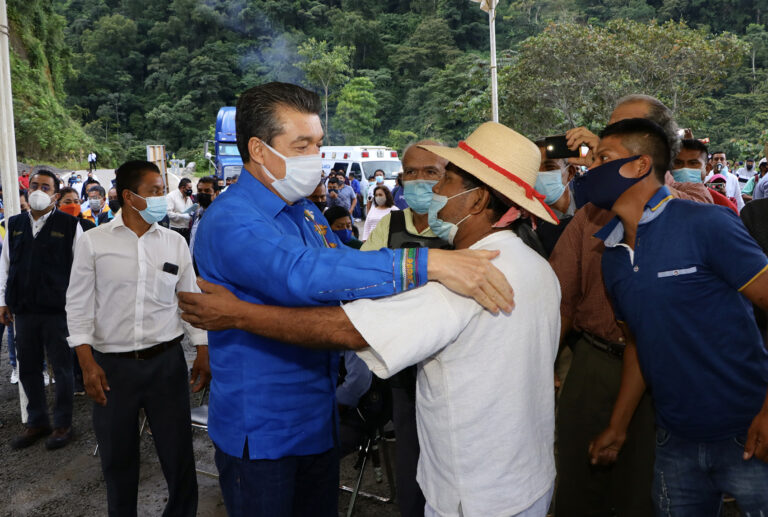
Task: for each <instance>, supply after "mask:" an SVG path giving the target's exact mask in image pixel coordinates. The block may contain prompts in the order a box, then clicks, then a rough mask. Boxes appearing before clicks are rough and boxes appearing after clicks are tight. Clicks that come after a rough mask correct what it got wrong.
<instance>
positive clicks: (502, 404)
mask: <svg viewBox="0 0 768 517" xmlns="http://www.w3.org/2000/svg"><path fill="white" fill-rule="evenodd" d="M420 147H422V148H424V149H426V150H428V151H430V152H432V153H434V154H436V155H438V156H441V157H442V158H445V159H446V160H448V161H449V162H450V163H449V164H448V166H447V167H446V172H445V175H444V176H443V178H442V179H441V180H440V181H439V182H438V184H437V185H435V186H434V188H433V192H434V197H433V201H432V205H431V206H430V210H429V214H430V227H432V228H433V230H434V231H435V233H436V234H437V235H439V236H441V237H443V238H445V239H447V240H448V241H449V242H450V243H451V244H453V245H454V246H455V247H456V249H466V248H472V249H485V250H500V254H499V256H498V257H497V258H496V259H495V260H494V265H495V266H496V267H498V268H499V269H500V270H501V271H502V273H504V275H505V276H506V278H507V280H508V281H509V283H510V285H511V286H512V288H513V289H514V290H515V307H514V309H512V311H511V312H510V313H509V314H493V313H491V312H488V311H485V310H483V309H482V307H481V306H480V305H478V304H476V303H475V302H474V301H473V300H472V299H470V298H466V297H463V296H460V295H458V294H456V293H453V292H452V291H450V290H448V289H446V288H445V287H443V286H442V285H440V284H438V283H435V282H429V283H427V284H426V285H425V286H423V287H420V288H418V289H413V290H411V291H408V292H405V293H401V294H398V295H395V296H392V297H390V298H381V299H378V300H357V301H353V302H350V303H347V304H346V305H344V306H343V308H341V307H320V308H284V307H271V306H265V305H256V304H249V303H247V302H244V301H241V300H239V299H238V298H236V297H235V296H234V295H233V294H231V293H230V292H229V291H227V290H226V289H225V288H223V287H220V286H215V285H214V284H210V283H207V282H203V281H201V282H200V285H201V286H202V287H203V290H204V291H205V292H206V293H208V294H202V295H199V294H188V293H181V294H180V295H179V299H180V306H181V307H182V309H183V310H184V311H185V313H184V314H183V315H182V317H183V318H184V319H185V320H187V321H189V322H191V323H192V324H194V325H199V326H200V327H202V328H206V329H208V330H221V329H224V328H230V327H233V326H234V327H235V328H238V329H241V330H245V331H247V332H252V333H256V334H260V335H262V336H264V337H267V338H270V339H275V340H278V341H282V342H284V343H294V344H301V345H302V346H307V347H312V348H327V347H340V348H348V349H354V350H357V351H358V355H359V356H360V358H362V359H363V360H364V361H365V362H366V363H367V364H368V366H369V367H370V368H371V370H372V371H373V373H375V374H376V375H378V376H379V377H390V376H391V375H394V374H395V373H397V372H398V371H400V370H402V369H404V368H406V367H407V366H410V365H412V364H417V365H418V374H417V393H416V397H417V398H416V417H417V424H418V434H419V443H420V444H421V455H420V457H419V466H418V475H417V479H418V482H419V484H420V485H421V487H422V489H423V491H424V496H425V498H426V500H427V505H426V508H425V514H426V515H428V516H433V515H440V516H450V517H459V516H464V517H473V516H477V517H487V516H505V517H506V516H526V517H529V516H530V517H534V516H535V517H543V516H545V515H546V513H547V509H548V507H549V502H550V499H551V496H552V490H553V484H554V480H555V465H554V452H553V450H554V384H553V382H552V368H553V364H554V360H555V353H556V351H557V347H558V341H559V333H560V311H559V306H560V288H559V284H558V281H557V278H556V277H555V274H554V272H553V271H552V268H551V267H550V266H549V264H548V263H547V262H546V261H545V260H544V259H542V258H541V257H540V256H539V255H538V254H537V253H536V252H535V251H533V250H532V249H530V248H529V247H528V246H527V245H526V244H525V243H524V242H523V241H522V240H521V239H520V238H518V237H517V236H516V234H515V233H514V232H512V231H509V230H505V229H504V228H500V226H504V225H505V224H509V223H510V222H512V221H513V219H512V217H511V215H508V214H507V212H508V210H509V209H510V208H518V207H519V208H523V209H525V210H526V211H528V212H530V213H533V214H535V215H536V216H537V217H539V218H541V219H543V220H547V221H550V222H552V223H556V222H557V219H556V218H555V217H554V216H553V214H552V211H551V209H550V208H549V207H548V206H547V205H546V204H545V203H544V196H542V195H541V194H538V193H537V192H536V191H535V190H534V188H533V185H534V183H535V181H536V176H537V173H538V170H539V161H540V158H541V155H540V152H539V149H538V148H537V147H536V145H535V144H534V143H533V142H531V141H530V140H528V139H526V138H525V137H523V136H522V135H519V134H518V133H516V132H514V131H512V130H511V129H509V128H506V127H504V126H502V125H500V124H496V123H493V122H488V123H485V124H483V125H482V126H480V127H479V128H478V129H477V130H476V131H475V132H474V133H473V134H472V135H471V136H470V137H469V138H468V139H467V141H466V142H461V143H460V144H459V147H458V148H455V149H452V148H446V147H440V146H430V145H423V146H420ZM509 213H510V214H512V213H516V212H514V211H511V210H509ZM287 321H290V322H291V324H290V325H286V324H285V322H287ZM393 322H394V324H393ZM286 346H290V345H286Z"/></svg>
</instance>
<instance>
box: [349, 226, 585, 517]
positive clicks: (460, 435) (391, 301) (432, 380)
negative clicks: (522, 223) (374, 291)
mask: <svg viewBox="0 0 768 517" xmlns="http://www.w3.org/2000/svg"><path fill="white" fill-rule="evenodd" d="M472 249H489V250H500V251H501V254H500V255H499V256H498V257H497V258H496V259H495V260H494V261H493V262H494V265H495V266H496V267H498V268H499V269H500V270H501V271H502V273H504V275H505V276H506V277H507V280H508V281H509V283H510V284H511V285H512V287H513V288H514V290H515V308H514V309H513V310H512V312H511V313H510V314H503V313H502V314H498V315H493V314H491V313H490V312H488V311H486V310H483V309H482V307H480V306H479V305H478V304H477V303H475V302H474V300H472V299H471V298H466V297H463V296H460V295H458V294H456V293H453V292H452V291H450V290H448V289H447V288H445V287H443V286H442V285H440V284H438V283H436V282H428V283H427V284H426V285H425V286H423V287H421V288H419V289H413V290H411V291H406V292H405V293H401V294H398V295H396V296H392V297H389V298H381V299H378V300H358V301H354V302H350V303H347V304H345V305H344V306H343V310H344V311H345V313H346V314H347V316H348V317H349V320H350V321H351V322H352V324H353V325H354V326H355V328H356V329H357V330H358V331H359V332H360V334H361V335H362V336H363V337H364V338H365V340H366V341H367V342H368V344H369V345H370V347H369V348H365V349H363V350H361V351H359V352H358V355H359V357H360V358H361V359H363V360H364V361H365V362H366V363H367V364H368V366H369V367H370V369H371V371H372V372H373V373H374V374H376V375H377V376H379V377H382V378H387V377H390V376H391V375H394V374H395V373H397V372H398V371H400V370H402V369H403V368H405V367H407V366H409V365H412V364H418V374H417V383H416V384H417V387H416V423H417V430H418V436H419V444H420V446H421V452H420V454H419V464H418V473H417V480H418V482H419V486H420V487H421V489H422V490H423V492H424V496H425V498H426V500H427V502H428V503H429V505H430V506H431V507H432V508H434V509H435V510H436V511H437V513H439V514H440V515H442V516H445V517H448V516H450V517H458V516H459V515H463V516H465V517H475V516H477V517H490V516H508V515H515V514H518V513H520V512H522V511H523V510H525V509H526V508H528V507H530V506H531V505H532V504H534V502H536V501H537V500H538V499H540V498H541V497H542V496H543V495H545V494H546V493H547V492H548V491H549V490H550V489H551V487H552V486H553V483H554V480H555V463H554V427H555V408H554V400H555V394H554V385H553V383H552V365H553V364H554V361H555V354H556V352H557V347H558V341H559V337H560V285H559V283H558V281H557V277H555V273H554V272H553V271H552V268H551V267H550V266H549V264H548V263H547V261H546V260H544V259H543V258H541V257H540V256H539V255H538V254H537V253H536V252H534V251H533V250H531V249H530V248H529V247H528V246H526V245H525V243H523V241H522V240H520V239H519V238H518V237H517V236H516V235H515V234H514V233H513V232H512V231H502V232H497V233H494V234H491V235H489V236H487V237H485V238H483V239H482V240H480V241H478V242H477V243H475V244H474V245H473V246H472ZM585 457H586V451H585Z"/></svg>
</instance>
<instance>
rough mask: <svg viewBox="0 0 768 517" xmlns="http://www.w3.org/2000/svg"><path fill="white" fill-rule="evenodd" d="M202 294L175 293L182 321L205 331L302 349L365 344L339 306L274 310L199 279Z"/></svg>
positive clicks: (277, 308) (361, 345)
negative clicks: (234, 333) (232, 332)
mask: <svg viewBox="0 0 768 517" xmlns="http://www.w3.org/2000/svg"><path fill="white" fill-rule="evenodd" d="M198 285H199V286H200V290H201V291H202V292H203V293H204V294H203V295H200V294H195V293H178V296H179V307H180V308H181V310H182V311H184V312H183V314H182V315H181V317H182V319H184V321H186V322H188V323H190V324H192V325H194V326H195V327H198V328H202V329H205V330H225V329H230V328H235V329H238V330H244V331H246V332H250V333H252V334H258V335H259V336H263V337H266V338H268V339H274V340H276V341H282V342H285V343H291V344H294V345H300V346H305V347H307V348H330V349H339V348H343V349H349V350H359V349H361V348H365V347H366V346H368V344H367V343H366V342H365V340H364V339H363V336H361V335H360V333H359V332H358V331H357V330H356V329H355V327H354V326H353V325H352V322H350V321H349V318H347V315H346V314H345V313H344V311H343V310H342V309H341V307H308V308H307V307H301V308H296V307H275V306H271V305H258V304H255V303H248V302H244V301H242V300H240V299H238V298H237V297H236V296H235V295H234V294H232V293H231V292H229V290H227V289H226V288H225V287H222V286H219V285H216V284H212V283H210V282H206V281H205V280H203V279H198Z"/></svg>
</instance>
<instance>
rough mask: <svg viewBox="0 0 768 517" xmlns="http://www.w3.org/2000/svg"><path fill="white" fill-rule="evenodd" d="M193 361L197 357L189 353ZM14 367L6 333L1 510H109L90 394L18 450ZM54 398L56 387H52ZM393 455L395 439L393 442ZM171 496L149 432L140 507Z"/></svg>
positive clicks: (369, 512)
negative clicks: (49, 438)
mask: <svg viewBox="0 0 768 517" xmlns="http://www.w3.org/2000/svg"><path fill="white" fill-rule="evenodd" d="M188 360H189V362H190V364H191V360H192V357H191V356H190V357H188ZM10 374H11V369H10V365H9V363H8V349H7V346H6V342H5V340H3V342H2V347H1V348H0V423H2V425H0V459H1V460H0V517H27V516H30V517H90V516H102V515H106V512H107V500H106V488H105V486H104V479H103V477H102V474H101V466H100V464H99V458H98V456H94V455H93V452H94V448H95V447H96V439H95V437H94V434H93V430H92V426H91V407H92V403H91V402H90V401H89V399H88V398H87V397H85V396H76V397H75V407H74V423H73V427H74V429H75V433H76V435H75V438H74V440H73V441H72V442H71V443H70V444H69V445H68V446H66V447H64V448H63V449H59V450H56V451H48V450H46V449H45V445H44V443H43V441H40V442H38V443H37V444H35V445H33V446H32V447H29V448H27V449H24V450H21V451H14V450H12V449H11V447H10V441H11V440H12V439H13V437H15V436H16V435H17V434H18V433H20V432H21V431H22V429H23V428H22V425H21V420H20V412H19V398H18V397H19V394H18V388H17V386H14V385H12V384H10V382H9V381H8V379H9V377H10ZM48 395H49V403H52V401H53V390H52V389H49V390H48ZM191 400H192V405H193V406H194V405H197V404H199V395H196V394H193V395H192V398H191ZM389 446H390V450H389V454H390V458H393V457H394V447H395V444H394V443H390V444H389ZM194 449H195V458H196V463H197V468H198V469H199V470H203V471H207V472H213V473H215V472H216V467H215V465H214V462H213V453H214V449H213V444H212V443H211V441H210V439H209V438H208V435H207V434H206V433H205V432H203V431H196V432H195V435H194ZM356 459H357V455H356V454H352V455H349V456H347V457H346V458H344V459H342V462H341V483H342V484H343V485H346V486H354V483H355V480H356V478H357V474H358V471H356V470H355V469H354V468H353V466H354V463H355V461H356ZM197 481H198V491H199V496H198V497H199V499H198V501H199V505H198V515H199V516H201V517H226V511H225V509H224V503H223V501H222V499H221V491H220V489H219V485H218V481H217V480H216V479H213V478H211V477H208V476H206V475H203V474H198V476H197ZM362 490H364V491H368V492H372V493H374V494H376V495H380V496H385V497H386V496H388V495H389V485H388V483H387V478H386V475H385V476H383V480H382V482H381V483H377V482H376V480H375V478H374V471H373V468H372V466H370V465H369V466H368V467H367V468H366V469H365V476H364V479H363V484H362ZM166 498H167V492H166V485H165V480H164V478H163V474H162V472H161V470H160V464H159V462H158V460H157V455H156V454H155V450H154V443H153V441H152V438H151V437H150V436H149V435H148V434H147V433H144V434H143V435H142V439H141V474H140V483H139V498H138V515H139V516H141V517H145V516H146V517H152V516H159V515H161V514H162V511H163V508H164V507H165V502H166ZM348 504H349V496H348V494H347V493H346V492H342V491H340V492H339V515H340V516H343V515H346V510H347V507H348ZM354 515H355V516H357V517H395V516H397V515H399V512H398V511H397V507H396V506H395V505H394V504H391V503H389V504H387V503H382V502H378V501H374V500H371V499H366V498H359V499H358V502H357V504H356V505H355V513H354ZM721 515H722V517H735V516H737V515H739V511H738V509H737V507H736V505H735V504H734V503H729V504H726V505H725V507H724V509H723V512H722V514H721Z"/></svg>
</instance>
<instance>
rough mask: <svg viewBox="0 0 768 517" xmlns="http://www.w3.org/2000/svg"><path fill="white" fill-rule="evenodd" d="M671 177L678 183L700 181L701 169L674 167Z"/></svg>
mask: <svg viewBox="0 0 768 517" xmlns="http://www.w3.org/2000/svg"><path fill="white" fill-rule="evenodd" d="M672 177H673V178H675V181H677V182H678V183H701V171H700V170H699V169H687V168H682V169H675V170H673V171H672Z"/></svg>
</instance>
